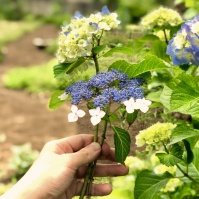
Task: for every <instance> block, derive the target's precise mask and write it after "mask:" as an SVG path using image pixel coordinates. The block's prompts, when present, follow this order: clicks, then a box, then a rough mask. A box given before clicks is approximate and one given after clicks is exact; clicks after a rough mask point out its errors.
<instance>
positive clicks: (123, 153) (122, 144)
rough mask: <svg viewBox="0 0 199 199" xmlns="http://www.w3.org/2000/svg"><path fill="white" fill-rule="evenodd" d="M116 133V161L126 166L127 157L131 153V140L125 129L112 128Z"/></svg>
mask: <svg viewBox="0 0 199 199" xmlns="http://www.w3.org/2000/svg"><path fill="white" fill-rule="evenodd" d="M112 129H113V131H114V144H115V157H116V160H117V161H118V162H119V163H121V164H124V161H125V159H126V157H127V156H128V154H129V152H130V144H131V138H130V135H129V133H128V132H127V131H126V130H125V129H121V128H118V127H116V126H112Z"/></svg>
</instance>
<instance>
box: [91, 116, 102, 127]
mask: <svg viewBox="0 0 199 199" xmlns="http://www.w3.org/2000/svg"><path fill="white" fill-rule="evenodd" d="M100 121H101V118H100V117H98V116H93V117H91V123H92V124H93V126H95V125H96V124H99V123H100Z"/></svg>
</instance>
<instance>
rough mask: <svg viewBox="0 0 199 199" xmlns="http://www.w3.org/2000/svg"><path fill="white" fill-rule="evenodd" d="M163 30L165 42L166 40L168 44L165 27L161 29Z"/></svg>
mask: <svg viewBox="0 0 199 199" xmlns="http://www.w3.org/2000/svg"><path fill="white" fill-rule="evenodd" d="M163 32H164V38H165V42H166V44H167V45H168V44H169V41H168V39H167V33H166V29H163Z"/></svg>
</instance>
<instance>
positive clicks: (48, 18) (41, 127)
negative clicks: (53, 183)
mask: <svg viewBox="0 0 199 199" xmlns="http://www.w3.org/2000/svg"><path fill="white" fill-rule="evenodd" d="M104 5H107V6H108V8H109V10H110V11H111V12H113V11H116V12H117V13H118V15H119V17H118V18H119V19H120V20H121V26H120V31H121V33H122V37H121V33H120V34H115V35H112V36H111V37H107V38H106V42H107V43H116V44H117V43H122V44H125V45H127V46H131V41H129V37H132V35H136V34H140V32H139V31H140V30H139V28H138V26H137V25H138V24H139V22H140V19H141V18H142V17H143V16H144V15H146V14H147V13H148V12H151V11H152V10H154V9H156V8H158V7H160V6H165V7H169V8H173V9H175V10H177V11H178V12H179V13H180V14H181V15H182V16H183V17H184V19H190V18H192V17H193V16H195V15H196V14H197V13H198V11H199V1H198V0H175V1H174V0H147V1H146V0H98V1H94V0H0V195H1V193H3V192H4V191H5V190H7V189H8V188H9V187H10V186H12V184H13V183H14V182H16V181H17V180H18V179H19V178H20V177H21V176H22V175H23V174H24V172H25V171H26V170H27V169H28V168H29V166H30V165H31V163H32V161H33V160H34V159H35V157H36V155H37V154H38V152H37V151H38V150H41V148H42V146H43V145H44V144H45V143H46V142H47V141H49V140H52V139H58V138H62V137H64V136H68V135H73V134H77V133H82V129H84V130H85V133H92V126H90V124H87V123H85V122H83V121H80V122H79V123H78V124H70V125H69V124H68V122H67V112H68V111H69V109H70V108H69V104H67V103H66V104H65V105H64V106H62V107H61V108H59V109H57V110H54V111H52V110H49V109H48V100H49V98H50V95H51V93H52V92H53V91H55V90H56V89H64V87H66V85H68V84H70V83H71V82H73V81H74V80H76V79H79V80H80V79H82V80H83V79H84V80H86V79H88V78H89V76H90V75H91V74H92V69H89V70H87V71H84V72H79V73H78V72H77V73H76V74H75V76H74V77H73V78H70V79H66V80H55V79H54V77H53V66H54V65H55V64H57V60H56V58H55V53H56V50H57V39H58V35H59V32H60V30H61V26H63V25H64V24H67V23H69V22H70V19H71V17H72V16H73V13H74V12H75V11H77V10H79V11H80V12H81V13H82V14H83V15H89V14H90V13H93V12H94V11H100V10H101V8H102V6H104ZM123 33H125V34H123ZM126 33H128V34H126ZM129 35H131V36H129ZM113 60H114V58H113V59H112V60H108V61H107V60H106V61H103V60H102V64H103V65H104V66H105V67H106V66H108V65H109V64H110V62H112V61H113ZM131 61H132V60H131ZM87 119H88V118H87ZM148 122H149V121H148ZM146 125H149V123H148V124H146V122H145V119H144V118H143V120H142V121H140V123H139V124H137V126H136V128H134V129H135V131H139V129H140V128H144V127H145V126H146ZM107 139H109V137H108V138H107ZM132 139H134V138H132ZM110 142H112V141H111V139H110ZM112 144H113V143H112ZM134 148H135V146H132V149H131V153H132V154H133V151H134ZM120 198H121V197H120Z"/></svg>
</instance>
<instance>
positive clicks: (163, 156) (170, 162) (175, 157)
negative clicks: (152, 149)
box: [156, 144, 183, 167]
mask: <svg viewBox="0 0 199 199" xmlns="http://www.w3.org/2000/svg"><path fill="white" fill-rule="evenodd" d="M182 154H183V150H182V148H181V147H180V146H179V145H178V144H174V145H173V146H172V147H171V149H170V153H169V154H167V153H156V156H157V157H158V158H159V160H160V162H161V163H162V164H164V165H166V166H168V167H169V166H174V165H176V163H179V162H181V161H182Z"/></svg>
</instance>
